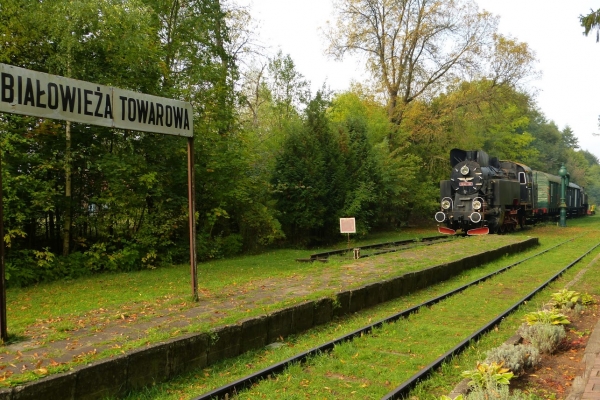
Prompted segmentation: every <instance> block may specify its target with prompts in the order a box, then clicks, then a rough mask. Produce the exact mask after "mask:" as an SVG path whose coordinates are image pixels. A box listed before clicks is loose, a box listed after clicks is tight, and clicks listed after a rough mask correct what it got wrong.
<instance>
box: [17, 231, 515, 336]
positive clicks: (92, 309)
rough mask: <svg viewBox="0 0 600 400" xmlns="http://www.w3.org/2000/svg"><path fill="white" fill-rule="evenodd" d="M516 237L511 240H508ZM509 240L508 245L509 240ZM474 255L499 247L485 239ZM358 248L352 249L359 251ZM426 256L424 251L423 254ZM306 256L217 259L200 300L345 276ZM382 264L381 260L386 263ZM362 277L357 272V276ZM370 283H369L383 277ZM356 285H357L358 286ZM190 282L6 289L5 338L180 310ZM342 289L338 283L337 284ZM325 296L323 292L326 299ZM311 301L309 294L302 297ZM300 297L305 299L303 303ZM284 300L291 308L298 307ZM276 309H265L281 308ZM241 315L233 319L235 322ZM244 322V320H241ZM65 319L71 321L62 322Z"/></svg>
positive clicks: (162, 274) (151, 276)
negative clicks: (268, 283)
mask: <svg viewBox="0 0 600 400" xmlns="http://www.w3.org/2000/svg"><path fill="white" fill-rule="evenodd" d="M423 236H432V233H431V232H429V233H428V234H427V232H423V231H417V232H410V231H403V232H401V233H394V234H388V235H383V234H380V235H379V236H378V237H377V240H373V239H370V240H366V241H365V243H372V242H383V241H393V240H404V239H408V238H414V237H423ZM514 240H515V239H512V241H514ZM509 241H510V240H506V242H509ZM485 242H486V243H484V244H482V248H481V249H480V251H483V250H485V249H486V248H494V247H495V246H496V247H497V245H496V244H494V243H492V242H491V241H489V240H487V241H485ZM362 243H363V242H357V243H355V244H354V245H355V246H359V245H361V244H362ZM421 251H422V252H425V251H427V249H426V248H423V249H422V250H421ZM312 252H313V251H312V250H310V251H308V250H289V249H284V250H274V251H269V252H265V253H263V254H260V255H253V256H246V257H237V258H232V259H225V260H215V261H212V262H207V263H201V264H199V265H198V281H199V292H200V297H201V298H203V299H210V300H211V301H215V302H216V301H219V300H225V299H227V297H230V296H232V295H234V294H235V295H239V293H238V288H240V287H244V288H245V290H250V289H252V288H255V287H256V285H259V284H262V283H264V282H265V280H268V279H273V280H280V279H291V280H294V281H298V280H302V279H303V278H304V277H307V276H312V275H315V274H316V273H321V272H322V271H324V270H327V271H329V272H331V273H332V274H333V275H331V276H330V277H329V279H330V281H331V282H335V281H336V279H337V280H339V279H340V276H342V275H343V274H344V269H343V265H344V264H345V263H347V261H345V260H341V259H338V260H333V261H331V262H329V263H327V264H321V263H299V262H297V261H295V260H296V259H298V258H307V257H308V256H309V255H310V254H311V253H312ZM460 256H461V254H460V253H456V254H444V255H441V256H440V260H439V261H440V262H444V261H445V260H450V259H455V258H458V257H460ZM377 258H378V260H380V261H379V262H382V263H383V264H385V263H386V262H387V263H388V264H391V263H393V264H394V266H395V267H394V268H395V270H396V271H395V272H394V273H389V272H388V274H387V275H388V276H390V275H394V274H397V271H398V269H402V268H404V269H406V271H409V270H415V269H420V268H423V267H424V266H426V265H431V260H429V259H427V258H423V259H421V260H401V261H397V259H398V257H397V256H396V255H393V254H392V255H382V256H378V257H377ZM386 260H387V261H386ZM358 274H359V275H360V272H359V273H358ZM384 275H385V274H381V275H380V276H379V277H374V278H373V279H372V280H375V279H379V278H382V277H383V276H384ZM357 281H358V280H357ZM190 282H191V277H190V271H189V266H187V265H179V266H172V267H169V268H160V269H154V270H145V271H137V272H130V273H116V274H104V275H97V276H92V277H85V278H81V279H77V280H71V281H57V282H52V283H47V284H38V285H34V286H31V287H27V288H11V289H9V290H8V291H7V304H8V307H7V313H8V316H7V320H8V330H9V334H10V335H12V336H13V337H22V336H24V335H25V332H26V330H27V329H28V327H31V326H36V325H40V324H45V325H47V326H48V327H49V328H50V331H49V332H50V336H47V337H46V340H53V339H57V338H58V337H57V336H51V334H52V333H51V332H52V331H53V330H54V331H57V332H62V331H65V330H66V329H65V327H66V326H71V327H75V326H81V327H83V326H90V325H94V324H98V323H101V322H103V321H106V320H111V319H118V318H123V317H124V316H127V315H132V314H135V315H136V317H138V318H143V316H144V315H152V312H153V311H155V310H157V309H161V308H167V307H169V306H173V305H178V306H179V308H189V307H192V306H193V305H194V303H193V302H192V301H191V285H190ZM340 284H341V281H340ZM332 292H333V291H332V290H329V293H332ZM324 294H325V295H327V294H326V293H323V291H322V290H317V289H315V290H314V291H313V293H312V297H318V296H323V295H324ZM308 298H310V296H309V297H308ZM303 299H306V298H303ZM303 299H297V298H294V297H290V301H289V302H288V304H289V303H292V302H294V301H301V300H303ZM281 305H282V304H279V303H274V304H269V305H267V307H266V309H267V310H268V309H269V308H271V307H279V306H281ZM241 316H242V314H240V315H239V316H238V317H241ZM246 316H248V315H246ZM69 319H71V320H72V321H67V320H69Z"/></svg>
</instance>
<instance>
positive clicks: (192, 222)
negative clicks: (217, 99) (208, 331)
mask: <svg viewBox="0 0 600 400" xmlns="http://www.w3.org/2000/svg"><path fill="white" fill-rule="evenodd" d="M187 153H188V167H187V168H188V207H189V226H190V274H191V275H192V298H193V299H194V301H198V267H197V264H196V217H195V214H196V191H195V187H194V138H193V137H188V141H187Z"/></svg>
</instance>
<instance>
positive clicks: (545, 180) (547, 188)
mask: <svg viewBox="0 0 600 400" xmlns="http://www.w3.org/2000/svg"><path fill="white" fill-rule="evenodd" d="M533 181H534V186H536V187H537V196H536V199H537V204H536V206H535V208H534V214H535V216H537V217H545V216H548V215H557V214H558V213H559V207H560V177H559V176H555V175H550V174H547V173H545V172H541V171H533Z"/></svg>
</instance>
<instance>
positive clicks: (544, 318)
mask: <svg viewBox="0 0 600 400" xmlns="http://www.w3.org/2000/svg"><path fill="white" fill-rule="evenodd" d="M525 322H527V325H534V324H538V323H544V324H550V325H568V324H570V323H571V322H570V321H569V320H568V319H567V317H566V316H565V315H564V314H561V313H559V312H556V311H554V310H541V311H534V312H530V313H527V314H525Z"/></svg>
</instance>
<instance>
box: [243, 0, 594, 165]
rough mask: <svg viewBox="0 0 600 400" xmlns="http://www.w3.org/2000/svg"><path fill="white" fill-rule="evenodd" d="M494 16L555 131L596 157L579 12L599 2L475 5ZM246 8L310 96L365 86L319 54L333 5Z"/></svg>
mask: <svg viewBox="0 0 600 400" xmlns="http://www.w3.org/2000/svg"><path fill="white" fill-rule="evenodd" d="M475 1H477V3H478V4H479V6H480V8H482V9H485V10H487V11H490V12H492V13H493V14H496V15H499V16H500V32H501V33H503V34H505V35H511V36H513V37H515V38H516V39H518V40H519V41H522V42H526V43H527V44H528V45H529V47H530V48H531V49H532V50H533V51H535V53H536V55H537V58H538V60H539V63H538V65H537V67H538V69H539V70H540V71H541V72H542V77H541V79H539V80H536V81H534V82H533V83H532V85H533V86H535V87H536V88H537V89H538V90H539V93H538V95H537V103H538V107H539V109H540V110H541V111H542V112H543V113H544V115H545V116H546V118H547V119H548V120H552V121H554V122H555V123H556V124H557V125H558V127H559V129H563V128H564V127H565V126H566V125H569V126H570V127H571V129H573V131H574V133H575V135H576V136H577V137H578V138H579V145H580V146H581V148H583V149H586V150H588V151H590V152H592V153H594V154H595V155H596V156H597V157H598V158H600V136H596V137H594V136H592V133H599V132H600V129H599V128H598V116H599V115H600V101H598V98H599V97H600V96H599V95H600V69H599V67H600V43H596V41H595V33H594V36H593V37H592V36H590V37H587V38H586V37H585V36H583V34H582V31H583V29H582V28H581V27H580V26H579V15H580V14H587V13H588V12H589V11H590V9H594V10H595V9H598V8H600V0H593V1H591V0H572V1H564V0H563V1H559V0H475ZM237 2H238V3H239V4H240V5H247V4H250V9H251V12H252V15H253V18H254V19H255V20H256V21H258V23H259V24H260V27H261V29H260V31H259V39H260V40H261V41H262V43H264V44H265V45H267V46H268V47H269V50H270V51H271V54H274V53H275V52H276V51H277V50H278V49H281V50H282V52H283V53H284V54H289V55H290V56H291V57H292V59H293V60H294V63H295V64H296V68H297V70H298V71H299V72H300V73H301V74H302V75H304V76H305V78H306V79H307V80H309V81H311V83H312V89H313V91H316V90H317V89H318V88H320V87H321V85H322V84H323V83H324V82H327V85H328V86H329V87H330V88H331V89H333V90H337V91H342V90H346V89H348V88H349V86H350V82H351V81H352V80H353V79H354V80H357V81H364V80H365V78H367V76H365V75H364V72H363V70H362V65H361V64H360V63H359V62H358V61H356V60H351V59H348V60H344V61H343V62H336V61H333V60H330V59H328V58H327V56H325V55H324V50H325V47H326V43H325V39H324V38H323V37H322V35H321V34H320V31H319V28H324V27H325V25H326V22H327V21H328V20H333V18H334V17H333V8H332V4H331V0H302V1H300V0H237Z"/></svg>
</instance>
